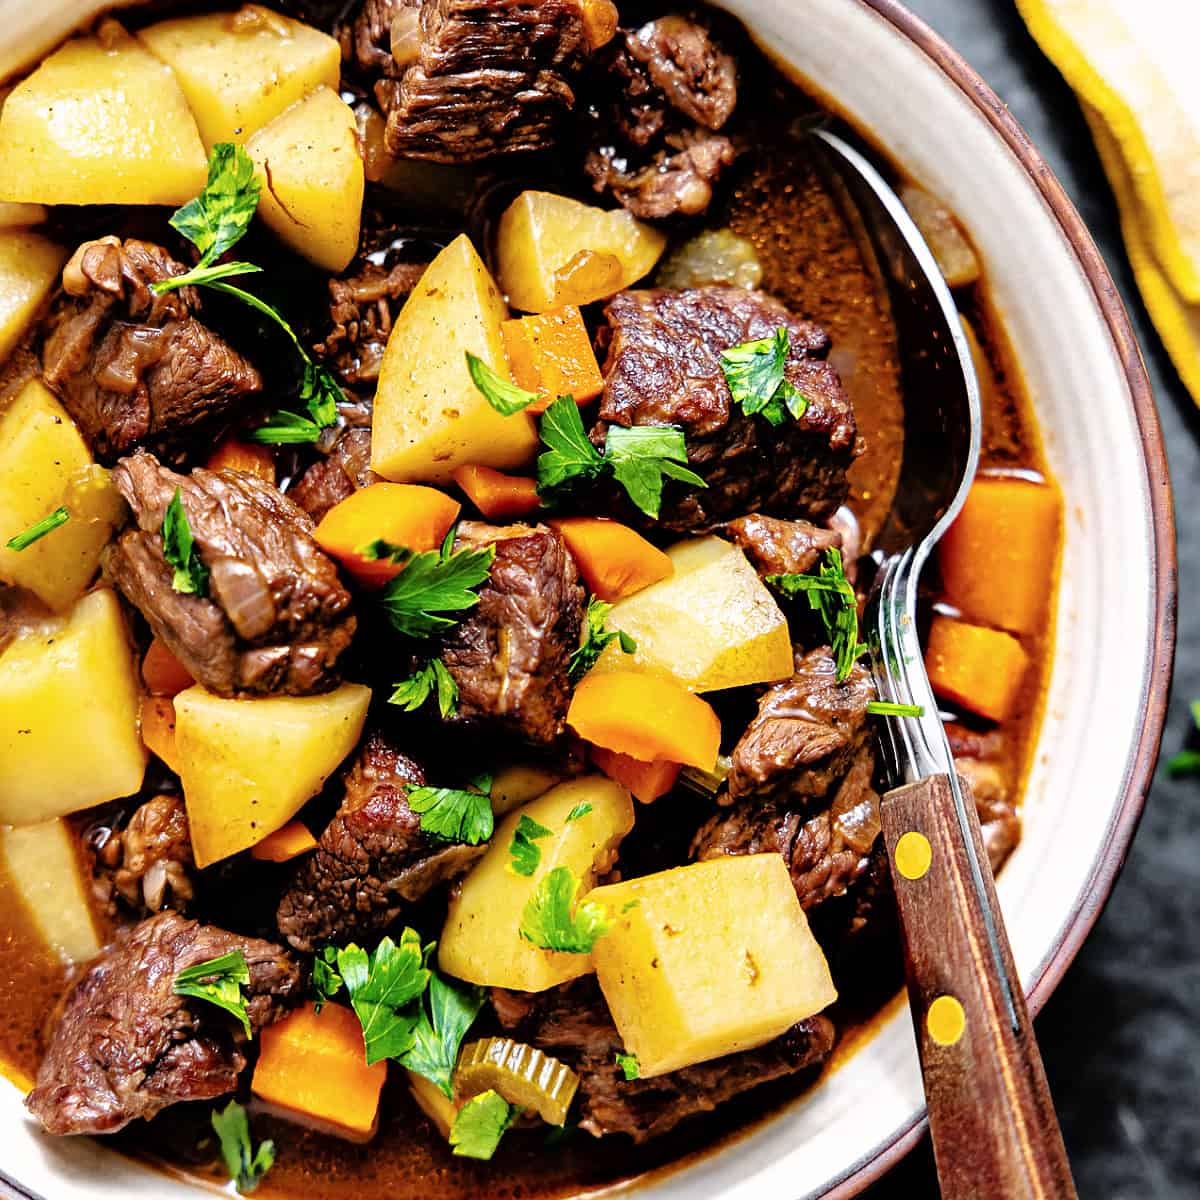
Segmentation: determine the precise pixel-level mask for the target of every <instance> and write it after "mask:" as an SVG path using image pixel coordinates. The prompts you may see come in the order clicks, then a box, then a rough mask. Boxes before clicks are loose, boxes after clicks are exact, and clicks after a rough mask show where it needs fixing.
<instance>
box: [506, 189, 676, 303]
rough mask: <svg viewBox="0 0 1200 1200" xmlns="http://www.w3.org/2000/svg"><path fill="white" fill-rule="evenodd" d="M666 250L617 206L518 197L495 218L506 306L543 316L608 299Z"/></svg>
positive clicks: (658, 236)
mask: <svg viewBox="0 0 1200 1200" xmlns="http://www.w3.org/2000/svg"><path fill="white" fill-rule="evenodd" d="M666 245H667V236H666V234H664V233H662V232H660V231H659V230H657V229H655V228H654V227H653V226H651V225H646V224H643V223H642V222H641V221H639V220H637V219H636V218H634V217H631V216H630V215H629V213H627V212H626V211H625V210H624V209H623V208H619V209H616V210H614V211H612V212H606V211H605V210H604V209H602V208H593V207H592V206H591V205H589V204H581V203H580V202H579V201H578V200H571V199H569V198H568V197H566V196H556V195H555V194H554V193H553V192H522V193H521V194H520V195H519V196H518V197H517V198H516V199H515V200H514V201H513V202H512V204H511V205H510V206H509V207H508V209H507V211H506V212H505V214H504V216H503V217H501V218H500V230H499V236H498V240H497V245H496V260H497V271H498V274H499V278H500V286H501V287H502V288H503V289H504V291H505V293H506V294H507V296H508V302H509V303H510V304H511V305H512V306H513V308H519V309H522V310H523V311H524V312H545V311H546V310H547V309H551V308H558V307H559V306H560V305H563V304H590V303H591V302H592V301H593V300H604V299H606V298H607V297H609V296H613V295H615V294H616V293H617V292H619V291H621V289H622V288H627V287H629V286H630V285H632V284H634V283H636V282H637V281H638V280H639V279H641V278H642V276H643V275H647V274H649V273H650V271H651V270H652V269H653V267H654V264H655V263H656V262H658V260H659V256H660V255H661V254H662V252H663V250H664V249H665V248H666Z"/></svg>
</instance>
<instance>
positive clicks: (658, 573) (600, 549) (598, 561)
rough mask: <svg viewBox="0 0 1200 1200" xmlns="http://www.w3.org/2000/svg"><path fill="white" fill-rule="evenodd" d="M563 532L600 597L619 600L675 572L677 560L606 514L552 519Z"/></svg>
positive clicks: (588, 581) (587, 578) (589, 586)
mask: <svg viewBox="0 0 1200 1200" xmlns="http://www.w3.org/2000/svg"><path fill="white" fill-rule="evenodd" d="M550 524H551V525H553V526H554V528H555V529H557V530H558V532H559V533H561V534H562V535H563V538H564V539H565V540H566V543H567V547H568V548H569V549H570V551H571V553H572V554H573V555H574V557H575V561H576V562H577V563H578V564H579V572H580V574H581V575H582V576H583V578H584V582H585V583H586V584H587V585H588V588H589V589H590V590H591V591H592V593H593V594H594V595H596V596H599V598H600V599H601V600H608V601H613V600H620V598H621V597H622V596H631V595H633V593H634V592H640V591H641V590H642V588H644V587H649V586H650V584H652V583H657V582H658V581H659V580H660V579H666V578H668V577H669V576H671V575H673V574H674V573H675V567H674V564H673V563H672V562H671V560H670V559H669V558H668V557H667V556H666V555H665V554H664V553H663V552H662V551H661V550H660V549H659V548H658V547H657V546H655V545H652V544H651V543H650V542H648V541H646V539H645V538H644V537H642V535H641V534H640V533H638V532H637V531H636V530H633V529H630V528H629V526H628V525H622V524H621V523H620V522H619V521H609V520H607V519H606V518H604V517H563V518H562V519H560V520H557V521H551V522H550Z"/></svg>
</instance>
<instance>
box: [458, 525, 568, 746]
mask: <svg viewBox="0 0 1200 1200" xmlns="http://www.w3.org/2000/svg"><path fill="white" fill-rule="evenodd" d="M488 545H492V546H495V547H496V559H495V562H493V564H492V571H491V576H490V577H489V579H488V581H487V582H486V583H485V584H484V585H483V587H481V588H480V589H479V603H478V604H477V605H476V606H475V607H474V608H472V609H471V610H470V612H469V613H468V614H467V618H466V620H465V621H463V622H462V624H461V625H458V626H457V627H456V628H454V629H453V630H451V631H450V632H449V633H448V634H447V635H446V637H445V638H444V639H443V642H442V650H441V658H442V661H443V662H444V663H445V664H446V666H447V667H448V668H449V670H450V674H451V675H453V676H454V681H455V683H457V684H458V693H459V699H458V714H457V716H456V717H455V718H454V719H455V720H456V721H459V722H462V723H463V724H467V725H478V726H480V727H488V728H491V729H494V730H496V731H500V732H504V731H507V732H511V733H515V734H517V735H518V736H519V737H521V738H523V739H524V740H525V741H527V742H531V743H533V744H534V745H543V746H544V745H549V744H550V743H551V742H553V741H554V740H555V739H556V738H557V737H558V736H559V735H560V734H561V733H562V731H563V726H564V722H565V720H566V715H567V705H568V703H569V702H570V698H571V685H570V681H569V680H568V678H567V666H568V663H569V661H570V658H571V655H572V654H573V653H574V652H575V650H576V648H577V647H578V646H579V636H580V628H581V626H582V623H583V611H584V600H585V593H584V588H583V585H582V584H581V583H580V582H579V571H578V569H577V567H576V566H575V560H574V559H573V558H572V557H571V553H570V551H569V550H568V549H567V546H566V543H565V542H564V541H563V539H562V536H561V535H560V534H559V533H558V532H557V531H556V530H553V529H548V528H547V527H546V526H544V525H507V526H503V527H499V526H493V525H484V524H483V523H482V522H478V521H464V522H463V523H462V524H461V525H460V526H459V527H458V539H457V541H456V543H455V547H456V548H457V549H461V548H463V547H481V546H488Z"/></svg>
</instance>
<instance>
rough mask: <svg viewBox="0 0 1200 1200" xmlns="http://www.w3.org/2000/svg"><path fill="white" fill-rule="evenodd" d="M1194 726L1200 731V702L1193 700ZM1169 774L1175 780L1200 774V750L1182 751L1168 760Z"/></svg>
mask: <svg viewBox="0 0 1200 1200" xmlns="http://www.w3.org/2000/svg"><path fill="white" fill-rule="evenodd" d="M1191 709H1192V724H1193V725H1195V727H1196V728H1197V729H1200V700H1193V701H1192V704H1191ZM1166 765H1167V774H1168V775H1170V776H1172V777H1173V778H1177V777H1178V776H1180V775H1194V774H1200V750H1180V751H1179V753H1178V754H1173V755H1172V756H1171V757H1170V758H1169V759H1167V764H1166Z"/></svg>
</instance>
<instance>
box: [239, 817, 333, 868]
mask: <svg viewBox="0 0 1200 1200" xmlns="http://www.w3.org/2000/svg"><path fill="white" fill-rule="evenodd" d="M316 848H317V839H316V838H315V837H313V835H312V833H311V832H310V831H309V828H308V826H307V825H305V824H304V822H303V821H289V822H288V823H287V824H286V825H285V826H284V827H283V828H282V829H277V830H275V832H274V833H268V834H267V836H266V837H265V838H263V840H262V841H261V842H258V843H257V844H255V845H253V846H251V847H250V857H251V858H257V859H258V860H259V861H260V862H273V863H281V862H288V861H289V860H290V859H293V858H299V857H300V855H301V854H308V853H309V852H310V851H312V850H315V849H316Z"/></svg>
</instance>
